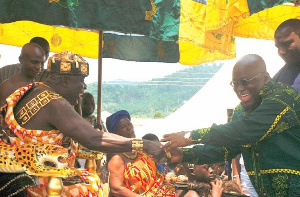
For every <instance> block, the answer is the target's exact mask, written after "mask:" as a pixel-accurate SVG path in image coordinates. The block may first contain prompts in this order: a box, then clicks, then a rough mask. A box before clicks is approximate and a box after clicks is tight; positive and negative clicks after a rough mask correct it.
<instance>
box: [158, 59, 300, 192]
mask: <svg viewBox="0 0 300 197" xmlns="http://www.w3.org/2000/svg"><path fill="white" fill-rule="evenodd" d="M231 85H232V87H233V90H234V92H235V93H236V95H237V97H238V98H239V99H240V101H241V103H240V104H239V105H238V106H237V107H236V108H235V110H234V113H233V116H232V121H231V122H229V123H227V124H224V125H215V124H214V125H212V126H211V127H210V128H204V129H196V130H194V131H191V132H179V133H173V134H166V135H165V136H164V139H163V141H165V142H168V143H167V144H166V145H165V146H164V148H169V149H171V154H172V157H171V162H183V163H185V162H186V163H195V164H205V163H218V162H224V161H229V160H231V159H232V158H234V157H235V156H236V155H237V154H239V153H242V154H243V157H244V163H245V167H246V170H247V172H248V175H249V177H250V180H251V182H252V184H253V186H254V188H255V190H256V191H257V193H258V194H259V196H274V197H275V196H281V197H284V196H286V197H287V196H289V197H290V196H299V193H298V192H299V191H300V184H299V183H300V154H299V152H300V143H299V142H300V120H299V116H300V96H299V93H297V92H296V91H295V90H294V89H292V88H291V87H290V86H288V85H286V84H283V83H276V82H275V81H274V80H272V79H270V77H269V74H268V73H267V71H266V65H265V62H264V60H263V59H262V58H261V57H260V56H258V55H246V56H244V57H242V58H241V59H240V60H239V61H238V62H237V63H236V64H235V66H234V68H233V72H232V82H231ZM220 102H221V98H220ZM211 113H213V112H211ZM199 121H201V120H199ZM186 134H188V136H186V137H187V138H185V135H186ZM191 144H201V145H197V146H194V147H192V148H183V149H176V147H184V146H186V145H191Z"/></svg>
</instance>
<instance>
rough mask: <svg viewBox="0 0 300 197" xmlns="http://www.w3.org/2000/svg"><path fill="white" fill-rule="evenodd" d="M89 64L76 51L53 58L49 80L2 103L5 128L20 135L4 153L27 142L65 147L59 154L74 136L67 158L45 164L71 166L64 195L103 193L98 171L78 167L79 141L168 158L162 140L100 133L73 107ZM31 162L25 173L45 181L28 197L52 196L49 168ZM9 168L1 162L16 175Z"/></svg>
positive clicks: (98, 148)
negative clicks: (43, 168) (63, 141)
mask: <svg viewBox="0 0 300 197" xmlns="http://www.w3.org/2000/svg"><path fill="white" fill-rule="evenodd" d="M88 66H89V65H88V63H87V62H86V61H85V60H84V59H83V58H82V57H80V56H79V55H77V54H74V53H72V52H62V53H59V54H55V55H54V56H52V57H50V58H49V61H48V66H47V70H48V71H49V72H50V75H49V77H48V78H47V79H46V80H45V81H44V82H43V83H41V82H39V83H34V84H29V85H27V86H25V87H22V88H19V89H18V90H16V91H15V92H14V93H13V94H12V95H10V96H9V97H8V98H7V99H6V102H7V107H2V109H3V111H5V122H4V124H5V127H3V128H6V129H10V130H11V131H13V133H14V134H15V137H12V136H9V138H8V139H9V141H8V140H4V141H1V143H0V145H3V146H1V147H0V148H2V149H3V150H1V153H3V152H5V145H6V146H7V147H8V148H11V147H16V150H20V148H19V147H24V145H27V144H28V147H29V148H30V147H31V146H34V145H37V146H40V147H49V145H50V147H51V145H53V146H54V145H59V146H58V148H57V150H58V151H57V152H51V153H53V154H54V155H57V154H59V151H63V148H61V145H62V140H63V138H64V137H65V136H67V137H69V138H71V139H72V140H71V142H70V143H69V145H68V146H67V148H68V151H67V152H68V153H69V156H68V158H67V159H59V160H60V161H51V160H50V162H48V163H47V162H44V165H49V166H52V167H53V168H54V169H56V166H53V163H54V164H55V163H59V162H62V163H67V164H68V166H69V168H68V169H67V170H65V171H59V170H58V172H61V173H62V174H63V175H64V176H69V177H66V179H64V180H65V181H63V185H64V186H63V191H62V196H68V197H69V196H101V182H100V180H99V178H98V176H97V174H96V173H95V172H94V171H93V170H91V169H86V170H78V169H75V168H73V167H72V166H73V163H74V159H75V158H76V155H77V153H78V149H77V142H78V143H80V144H82V145H83V146H85V147H86V148H88V149H90V150H95V151H101V152H105V153H115V152H124V151H125V152H130V151H134V152H140V151H146V152H147V153H149V154H151V155H153V156H154V157H156V158H158V159H160V157H161V156H163V157H164V156H165V154H164V151H162V150H161V148H160V146H161V145H160V143H159V142H154V141H149V140H142V139H136V138H133V139H130V138H124V137H121V136H119V135H115V134H111V133H105V132H99V131H97V130H96V129H94V128H93V127H91V126H90V124H89V123H88V122H87V121H85V120H84V119H83V118H82V117H81V116H80V115H79V114H78V113H77V112H76V111H75V110H74V108H73V106H74V105H76V104H78V101H79V98H80V95H82V94H83V90H84V89H85V88H86V85H85V83H84V79H85V77H86V76H87V75H88V71H89V68H88ZM25 147H26V146H25ZM29 148H28V149H29ZM31 151H32V154H30V155H28V157H19V156H18V155H17V156H18V159H19V161H18V160H17V161H14V162H22V161H24V160H31V157H34V156H35V155H34V154H35V151H36V149H32V150H31ZM51 153H49V154H51ZM21 155H22V154H21ZM51 156H52V155H46V156H44V158H43V159H45V158H46V159H47V158H51ZM2 159H3V158H2ZM38 159H40V158H38ZM7 160H9V159H7ZM49 163H50V164H49ZM28 165H31V164H28V163H27V164H26V165H22V167H23V168H24V171H25V172H29V171H30V170H31V171H30V172H36V173H34V175H36V176H37V177H38V180H39V181H38V183H37V184H38V185H37V186H36V187H28V188H27V195H28V196H46V186H47V180H48V177H47V172H48V171H42V172H39V169H32V168H34V167H30V166H29V167H28ZM26 167H27V168H26ZM42 167H43V166H42ZM1 168H2V169H1ZM4 168H5V167H3V166H2V165H0V171H1V172H11V173H14V171H13V170H10V171H5V170H7V169H4ZM48 168H49V167H48V166H47V169H48ZM26 169H27V171H26ZM70 169H71V170H70ZM39 173H40V174H41V176H39ZM49 176H50V175H49ZM16 182H17V181H16ZM75 183H76V184H75ZM11 187H14V185H13V184H12V185H8V186H6V187H3V188H0V192H3V191H5V190H7V189H8V188H11ZM22 189H23V188H22ZM25 189H26V187H25ZM17 192H19V191H17Z"/></svg>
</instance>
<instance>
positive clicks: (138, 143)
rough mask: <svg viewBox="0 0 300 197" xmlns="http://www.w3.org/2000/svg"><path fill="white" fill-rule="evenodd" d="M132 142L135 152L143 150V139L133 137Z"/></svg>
mask: <svg viewBox="0 0 300 197" xmlns="http://www.w3.org/2000/svg"><path fill="white" fill-rule="evenodd" d="M131 143H132V152H133V153H139V152H142V151H143V147H144V144H143V140H142V139H138V138H133V139H132V142H131Z"/></svg>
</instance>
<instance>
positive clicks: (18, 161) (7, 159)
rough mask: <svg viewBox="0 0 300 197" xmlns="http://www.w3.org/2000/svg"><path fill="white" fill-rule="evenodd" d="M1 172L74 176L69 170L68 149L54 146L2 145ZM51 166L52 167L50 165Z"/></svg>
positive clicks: (0, 147) (0, 156)
mask: <svg viewBox="0 0 300 197" xmlns="http://www.w3.org/2000/svg"><path fill="white" fill-rule="evenodd" d="M0 151H1V155H0V172H4V173H21V172H26V173H27V174H29V175H34V176H46V177H48V176H54V177H68V176H73V175H74V172H73V171H72V170H71V169H70V168H68V166H67V165H68V164H67V158H68V149H66V148H64V147H62V146H59V145H52V144H43V145H36V144H24V145H18V146H10V145H3V144H1V145H0ZM50 164H51V165H50Z"/></svg>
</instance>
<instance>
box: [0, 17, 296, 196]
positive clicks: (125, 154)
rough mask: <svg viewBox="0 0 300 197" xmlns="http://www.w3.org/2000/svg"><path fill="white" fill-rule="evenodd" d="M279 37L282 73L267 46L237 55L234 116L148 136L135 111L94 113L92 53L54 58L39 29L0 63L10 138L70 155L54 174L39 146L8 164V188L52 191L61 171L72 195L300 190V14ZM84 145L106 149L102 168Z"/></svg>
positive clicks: (3, 190)
mask: <svg viewBox="0 0 300 197" xmlns="http://www.w3.org/2000/svg"><path fill="white" fill-rule="evenodd" d="M274 40H275V46H276V47H277V48H278V54H279V55H280V57H281V58H282V59H283V60H284V61H285V65H284V66H283V67H282V69H281V70H279V71H278V73H277V74H276V75H275V76H274V77H273V78H271V77H270V75H269V73H268V71H267V69H266V64H265V62H264V60H263V58H262V57H260V56H259V55H256V54H248V55H245V56H243V57H242V58H240V59H239V60H238V61H237V62H236V63H235V65H234V67H233V71H232V81H231V83H230V85H231V86H232V87H233V91H234V92H235V93H236V95H237V97H238V98H239V100H240V104H239V105H238V106H236V107H235V109H234V110H233V114H232V117H231V118H230V120H229V121H228V123H226V124H223V125H215V124H214V125H212V126H211V127H209V128H200V129H195V130H193V131H182V132H177V133H172V132H170V133H169V134H165V135H164V136H163V138H162V139H158V137H157V136H155V135H154V134H151V133H150V134H146V135H145V136H143V138H141V139H139V138H136V136H135V131H134V126H133V124H132V122H131V116H130V114H129V112H128V111H126V110H124V109H122V110H120V111H117V112H115V113H113V114H112V115H110V116H109V117H107V119H106V121H105V122H106V125H105V124H104V122H103V121H100V122H98V120H97V118H96V116H95V115H93V113H94V111H95V101H94V97H93V95H92V94H90V93H88V92H86V91H85V90H86V84H85V83H84V79H85V77H86V76H88V74H89V64H88V62H87V61H86V60H85V59H84V58H82V57H81V56H79V55H77V54H74V53H72V52H70V51H64V52H61V53H57V54H54V55H53V56H51V57H50V58H49V52H50V45H49V43H48V41H47V40H45V39H44V38H41V37H34V38H32V39H31V40H30V41H29V42H28V43H27V44H25V45H24V46H23V47H22V50H21V54H20V56H19V63H18V64H14V65H8V66H5V67H3V68H0V80H1V81H0V93H1V94H0V123H1V125H0V131H1V133H0V137H1V140H0V147H1V148H2V150H7V149H13V150H14V151H19V149H21V148H23V147H24V146H26V145H31V146H30V147H32V146H34V147H45V146H46V145H47V147H50V148H53V149H54V150H58V151H57V153H54V152H48V154H49V155H46V156H45V157H46V158H47V156H48V158H51V154H53V155H54V154H56V155H57V154H58V153H59V151H62V152H64V151H65V152H68V156H67V158H65V159H60V160H59V161H55V162H53V161H51V162H48V163H47V162H44V163H43V164H42V165H44V166H45V169H48V172H49V174H48V175H47V173H46V172H40V171H39V170H38V169H32V168H33V167H32V166H31V164H30V162H27V161H26V162H23V161H22V160H31V159H37V160H39V159H40V158H39V157H38V156H36V155H38V153H35V152H34V151H36V149H32V150H31V151H32V153H33V154H31V156H27V157H25V156H24V157H20V156H16V158H10V159H9V160H7V161H5V162H7V163H9V165H12V166H14V167H7V166H3V165H2V166H1V165H0V170H1V173H0V176H1V179H0V194H1V196H4V195H5V196H42V197H43V196H47V184H48V177H49V176H51V173H55V174H56V175H57V174H58V176H59V177H63V179H62V184H63V189H62V191H61V195H62V196H106V195H108V196H111V197H112V196H128V197H129V196H130V197H132V196H170V197H171V196H174V197H175V196H185V197H193V196H212V197H221V196H230V195H234V196H252V197H255V196H271V197H273V196H282V197H285V196H286V197H294V196H295V197H296V196H300V154H299V152H298V151H300V143H299V142H300V119H299V113H300V106H299V105H300V96H299V91H300V86H299V85H300V74H299V73H300V72H299V71H300V20H299V19H288V20H286V21H284V22H283V23H281V24H280V25H279V26H278V28H277V29H276V31H275V35H274ZM48 58H49V60H48V61H47V59H48ZM45 62H48V63H47V69H44V63H45ZM161 142H166V143H165V144H164V145H162V144H161ZM28 147H29V146H28ZM28 147H27V148H28ZM82 148H84V149H88V150H90V151H95V152H101V153H105V154H104V155H105V156H106V160H105V161H104V162H98V163H97V167H98V168H100V169H98V170H97V171H96V170H93V169H86V168H85V166H86V165H85V163H84V162H85V161H84V160H80V159H78V158H76V155H77V154H78V151H79V149H82ZM2 154H4V153H2ZM7 154H8V153H7ZM30 157H33V158H30ZM228 161H230V162H229V163H232V165H231V166H229V167H230V169H231V170H230V171H228V170H226V168H227V167H228V166H227V165H228ZM231 161H232V162H231ZM56 163H63V166H64V168H63V170H60V168H59V167H58V165H55V164H56ZM75 163H76V164H75ZM1 168H2V169H1ZM7 168H9V170H8V169H7ZM33 171H34V172H33ZM29 172H30V173H29ZM50 172H51V173H50ZM45 174H46V176H45ZM32 177H35V178H32ZM99 177H100V178H101V179H102V180H100V178H99ZM182 177H185V178H182ZM101 181H102V182H101ZM106 182H107V185H108V187H104V184H103V183H106ZM105 188H106V189H108V190H107V191H105Z"/></svg>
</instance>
